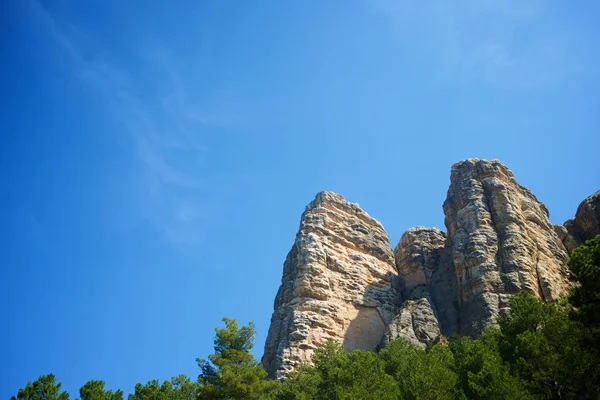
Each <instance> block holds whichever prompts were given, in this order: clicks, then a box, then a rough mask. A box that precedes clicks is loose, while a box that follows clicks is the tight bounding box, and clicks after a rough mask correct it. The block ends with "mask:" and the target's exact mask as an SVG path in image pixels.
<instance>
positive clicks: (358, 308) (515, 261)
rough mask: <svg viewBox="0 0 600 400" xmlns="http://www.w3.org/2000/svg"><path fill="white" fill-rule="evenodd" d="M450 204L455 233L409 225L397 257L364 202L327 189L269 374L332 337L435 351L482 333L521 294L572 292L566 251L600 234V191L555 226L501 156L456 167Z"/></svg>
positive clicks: (275, 322) (293, 278)
mask: <svg viewBox="0 0 600 400" xmlns="http://www.w3.org/2000/svg"><path fill="white" fill-rule="evenodd" d="M443 209H444V213H445V216H446V218H445V224H446V228H447V233H445V232H443V231H441V230H439V229H437V228H424V227H415V228H410V229H409V230H408V231H406V232H405V233H404V235H403V236H402V238H401V239H400V241H399V243H398V245H397V246H396V248H395V250H394V252H393V253H392V250H391V248H390V245H389V242H388V236H387V234H386V232H385V231H384V229H383V227H382V226H381V224H380V223H379V222H377V221H375V220H374V219H373V218H371V217H370V216H369V215H368V214H367V213H365V212H364V211H362V210H361V209H360V208H359V207H358V205H356V204H351V203H348V202H347V201H345V200H344V199H343V198H342V197H341V196H340V195H337V194H334V193H328V192H321V193H319V194H317V197H316V198H315V200H314V201H313V202H312V203H310V204H309V205H308V207H307V208H306V211H305V212H304V214H303V215H302V220H301V223H300V230H299V232H298V234H297V236H296V241H295V243H294V246H293V247H292V250H291V251H290V253H289V254H288V256H287V259H286V261H285V264H284V268H283V269H284V271H283V278H282V283H281V287H280V288H279V291H278V293H277V297H276V299H275V310H274V312H273V317H272V319H271V326H270V329H269V334H268V337H267V341H266V344H265V354H264V356H263V360H262V361H263V364H264V366H265V368H266V370H267V372H268V373H269V375H270V376H271V377H276V378H281V377H284V376H285V375H286V374H287V373H289V372H290V371H292V370H294V369H296V368H297V367H298V366H299V365H300V364H302V363H305V362H310V357H311V355H312V352H313V351H314V349H316V348H318V347H320V346H323V345H324V344H325V342H326V341H327V339H329V338H331V339H334V340H336V341H339V342H341V343H343V344H344V346H345V348H346V349H347V350H353V349H364V350H372V349H375V348H377V347H379V346H382V345H385V344H386V343H388V342H389V341H391V340H394V339H396V338H404V339H405V340H407V341H409V342H410V343H413V344H414V345H415V346H418V347H421V348H425V347H427V346H428V345H430V344H433V343H436V342H439V341H442V342H443V341H444V339H443V336H441V335H449V334H451V333H454V332H458V333H459V334H463V335H470V336H478V335H480V334H481V333H482V332H483V331H484V330H485V329H486V328H487V327H489V326H490V325H493V324H494V323H495V321H496V317H497V316H498V315H499V314H501V313H503V312H504V311H505V310H507V308H508V304H509V303H508V302H509V299H510V296H511V295H512V294H514V293H517V292H519V291H522V290H526V291H529V292H531V293H533V294H534V295H536V296H538V297H539V298H540V299H542V300H544V301H552V300H554V299H556V298H558V297H559V296H560V295H562V294H564V293H565V292H566V290H567V289H568V288H569V281H568V279H567V262H568V258H569V256H568V252H570V251H571V250H572V249H573V248H575V247H576V246H577V245H578V244H580V243H582V242H583V241H584V240H586V239H589V238H591V237H593V236H595V235H596V234H598V233H600V192H596V193H595V194H594V195H592V196H590V197H589V198H587V199H586V200H585V201H584V202H583V203H582V204H581V205H580V206H579V208H578V210H577V214H576V216H575V218H574V219H572V220H569V221H567V222H566V223H565V225H564V226H562V225H554V226H553V225H552V224H551V223H550V222H549V220H548V210H547V209H546V207H545V206H544V204H542V203H541V202H539V201H538V200H537V199H536V197H535V196H534V195H533V194H532V193H531V192H530V191H529V190H528V189H526V188H525V187H523V186H521V185H519V184H518V183H517V181H516V180H515V178H514V176H513V174H512V172H511V171H510V170H509V169H508V168H507V167H505V166H504V165H503V164H501V163H500V162H499V161H497V160H492V161H486V160H479V159H468V160H464V161H461V162H458V163H456V164H454V165H453V166H452V172H451V177H450V188H449V189H448V195H447V198H446V201H445V202H444V206H443Z"/></svg>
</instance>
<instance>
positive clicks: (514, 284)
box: [444, 159, 568, 335]
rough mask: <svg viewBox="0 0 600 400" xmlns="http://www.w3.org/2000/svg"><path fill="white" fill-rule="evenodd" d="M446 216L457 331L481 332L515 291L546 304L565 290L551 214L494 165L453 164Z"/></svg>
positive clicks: (562, 254) (562, 252) (562, 253)
mask: <svg viewBox="0 0 600 400" xmlns="http://www.w3.org/2000/svg"><path fill="white" fill-rule="evenodd" d="M444 213H445V215H446V221H445V223H446V228H447V229H448V243H447V247H448V249H449V250H450V252H451V255H452V256H451V258H452V263H453V264H454V269H455V271H456V276H457V279H458V302H459V304H458V306H459V310H460V311H459V333H461V334H466V335H479V334H480V333H482V332H483V330H485V328H487V327H488V326H490V325H491V324H493V323H494V321H495V319H496V317H497V316H498V314H499V313H501V312H502V311H503V310H505V309H506V308H507V307H508V299H509V296H510V295H511V294H513V293H516V292H518V291H521V290H528V291H530V292H532V293H534V294H535V295H536V296H538V297H540V298H541V299H543V300H545V301H550V300H554V299H556V298H557V297H559V296H560V295H562V294H563V293H565V291H566V290H567V288H568V280H567V261H568V254H567V251H566V249H565V247H564V245H563V243H562V241H561V240H560V238H559V237H558V235H557V234H556V232H555V230H554V227H553V226H552V224H550V222H549V220H548V210H547V209H546V207H545V206H544V204H543V203H541V202H539V201H538V200H537V199H536V197H535V196H534V195H533V193H531V192H530V191H529V190H528V189H527V188H525V187H523V186H521V185H519V184H518V183H517V181H516V180H515V178H514V176H513V174H512V172H511V171H510V170H509V169H508V168H507V167H505V166H504V165H502V164H501V163H500V162H499V161H497V160H493V161H486V160H478V159H469V160H465V161H461V162H459V163H456V164H454V166H453V167H452V174H451V177H450V188H449V189H448V196H447V198H446V201H445V202H444Z"/></svg>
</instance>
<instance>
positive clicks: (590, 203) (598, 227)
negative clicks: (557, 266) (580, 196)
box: [564, 190, 600, 250]
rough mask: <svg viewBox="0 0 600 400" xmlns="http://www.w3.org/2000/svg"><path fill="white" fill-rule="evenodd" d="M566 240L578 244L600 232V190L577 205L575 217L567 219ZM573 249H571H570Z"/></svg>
mask: <svg viewBox="0 0 600 400" xmlns="http://www.w3.org/2000/svg"><path fill="white" fill-rule="evenodd" d="M564 228H565V230H566V231H567V233H568V235H565V236H566V239H565V241H567V242H571V243H572V245H571V246H578V245H581V244H583V243H585V241H586V240H589V239H592V238H593V237H595V236H596V235H599V234H600V190H599V191H597V192H596V193H594V194H593V195H591V196H590V197H588V198H586V199H585V200H583V201H582V202H581V204H579V207H577V213H575V218H571V219H569V220H567V221H566V222H565V224H564ZM570 250H571V249H570Z"/></svg>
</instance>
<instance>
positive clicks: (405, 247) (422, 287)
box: [388, 226, 457, 344]
mask: <svg viewBox="0 0 600 400" xmlns="http://www.w3.org/2000/svg"><path fill="white" fill-rule="evenodd" d="M446 241H447V238H446V234H445V233H444V232H442V231H441V230H439V229H438V228H425V227H420V226H418V227H415V228H410V229H409V230H407V231H406V232H405V233H404V234H403V235H402V238H401V239H400V241H399V242H398V245H397V246H396V248H395V250H394V256H395V259H396V268H397V270H398V276H399V278H400V287H401V291H402V299H403V300H419V299H427V304H428V308H430V309H431V312H432V313H433V314H435V316H436V317H437V319H438V320H439V326H438V334H439V331H440V330H441V331H442V332H443V333H445V334H450V333H452V332H455V331H456V323H457V310H456V300H457V291H456V287H457V286H456V274H455V273H454V267H453V266H452V263H451V259H450V254H449V252H448V249H447V248H446ZM408 310H410V311H411V312H412V311H414V312H417V313H419V312H421V311H422V310H423V305H422V306H420V307H408V309H405V310H402V312H404V313H406V312H407V311H408ZM402 312H401V313H400V314H402ZM426 313H427V314H429V311H427V312H426ZM414 319H416V320H420V319H421V316H420V315H414ZM388 336H389V335H388ZM409 336H410V335H409ZM414 336H416V337H419V335H414ZM392 337H393V335H392ZM396 337H399V336H396ZM396 337H393V338H394V339H395V338H396ZM421 337H422V336H421ZM427 337H428V341H429V340H430V339H432V338H429V336H427ZM424 344H427V343H426V342H424Z"/></svg>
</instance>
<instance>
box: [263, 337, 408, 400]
mask: <svg viewBox="0 0 600 400" xmlns="http://www.w3.org/2000/svg"><path fill="white" fill-rule="evenodd" d="M313 363H314V366H312V367H304V368H302V369H300V371H298V372H297V373H295V374H292V375H291V376H290V377H289V378H288V379H287V380H286V381H285V382H284V383H283V385H282V386H281V387H280V388H278V389H277V390H276V391H275V392H274V393H272V394H271V396H270V397H269V398H270V399H278V400H308V399H323V400H369V399H373V400H375V399H382V400H386V399H389V400H393V399H397V398H398V395H399V390H398V385H397V383H396V382H395V381H394V379H393V378H392V377H391V376H390V375H388V374H387V373H386V372H385V363H384V362H383V360H382V359H381V358H379V357H378V356H377V354H375V353H373V352H366V351H360V350H355V351H353V352H352V353H349V354H348V353H346V352H345V351H344V348H343V347H342V345H340V344H339V343H336V342H334V341H332V340H329V341H328V342H327V344H326V345H325V347H323V348H322V349H318V350H316V351H315V353H314V355H313Z"/></svg>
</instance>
